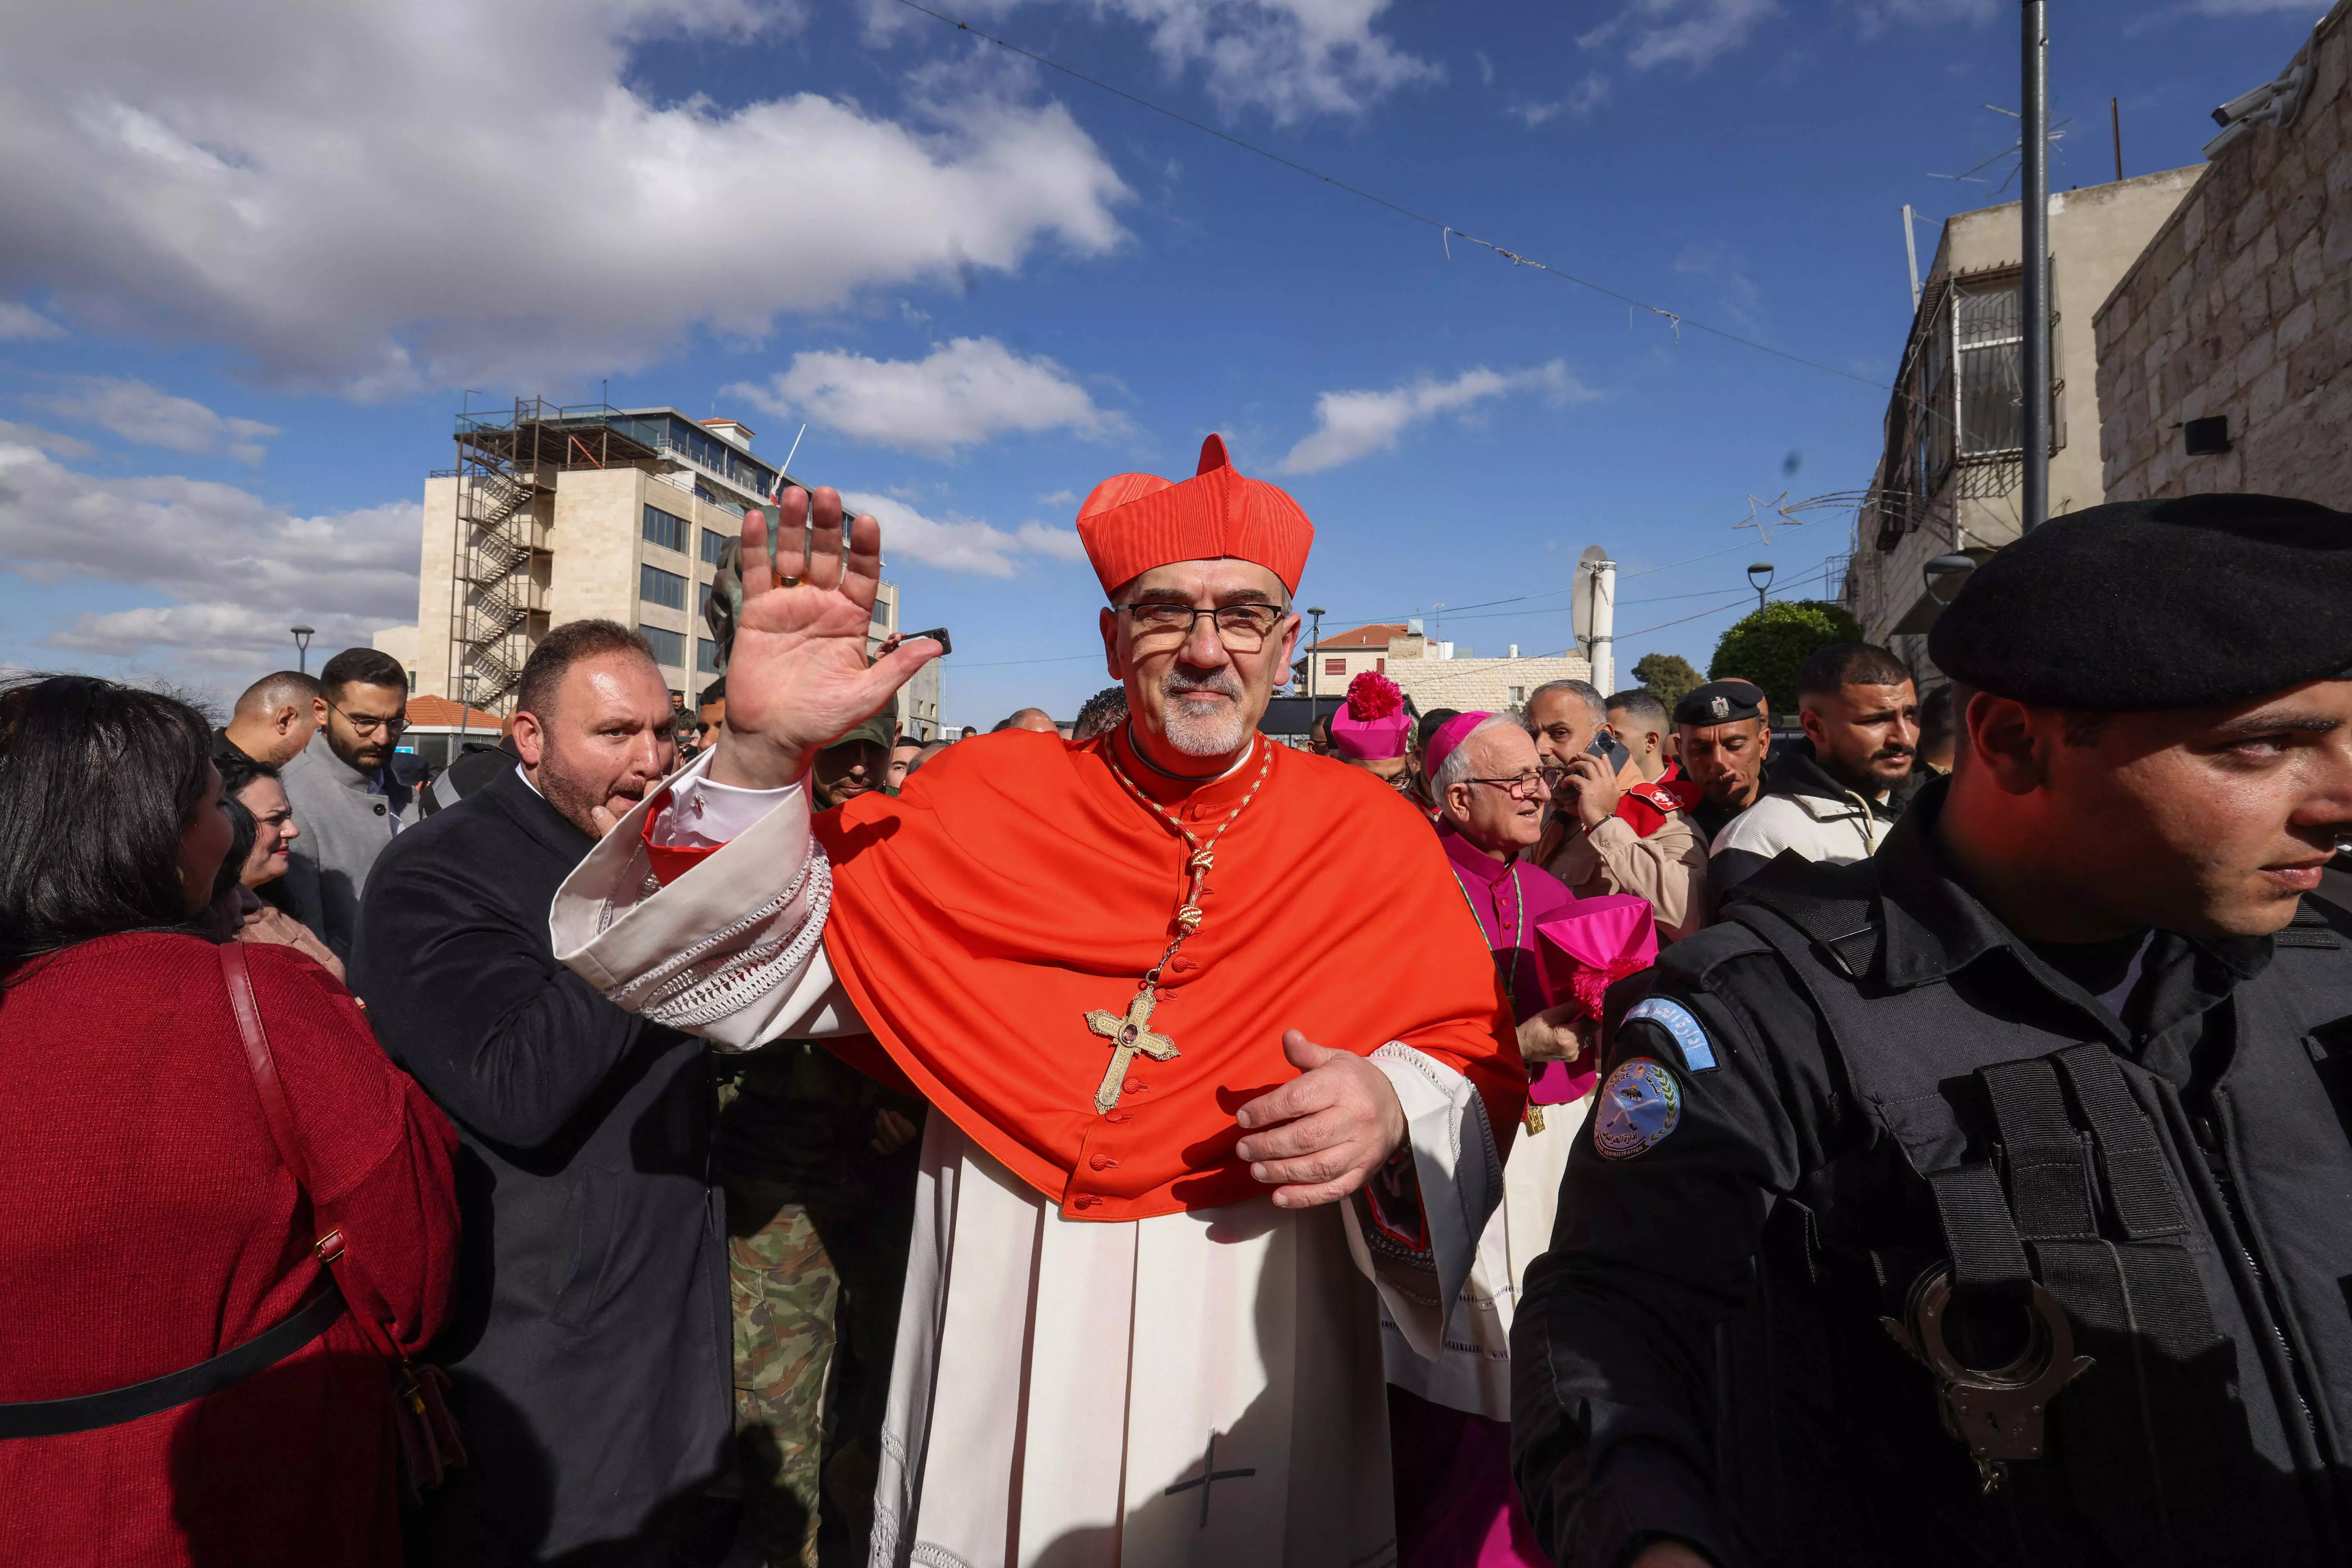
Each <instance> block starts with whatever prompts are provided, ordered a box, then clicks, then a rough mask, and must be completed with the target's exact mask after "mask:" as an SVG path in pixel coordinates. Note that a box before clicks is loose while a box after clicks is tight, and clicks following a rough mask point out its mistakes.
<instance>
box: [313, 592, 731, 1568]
mask: <svg viewBox="0 0 2352 1568" xmlns="http://www.w3.org/2000/svg"><path fill="white" fill-rule="evenodd" d="M516 707H517V713H516V719H515V742H516V749H517V752H518V755H519V758H520V763H519V765H517V766H515V767H510V768H508V769H506V770H504V771H503V772H501V773H499V776H498V777H496V778H495V779H494V780H492V781H491V782H490V783H489V784H488V785H486V786H485V787H484V788H482V789H481V790H480V791H479V792H478V794H474V795H468V796H467V798H466V799H465V800H464V801H463V802H461V803H460V804H459V805H457V806H455V807H452V808H451V809H449V810H446V811H442V812H438V813H436V814H435V815H434V816H432V817H431V818H430V819H429V820H427V821H425V822H424V823H422V824H420V825H419V826H416V827H415V828H413V829H410V830H409V831H407V832H404V833H403V834H402V835H401V836H400V837H399V838H398V839H396V840H395V841H394V843H393V844H392V845H391V846H390V847H387V848H386V849H385V851H384V853H383V858H381V859H380V860H378V861H377V863H376V866H375V868H374V870H373V874H372V875H371V876H370V877H369V879H368V885H367V903H366V913H365V920H364V921H363V922H362V931H363V933H364V934H363V935H362V940H361V942H360V945H359V948H358V951H357V952H356V953H355V954H354V956H353V959H352V984H353V986H354V988H355V989H356V990H357V991H358V993H359V994H361V995H362V996H364V997H365V998H366V999H367V1004H368V1009H369V1015H370V1016H371V1017H372V1018H373V1021H374V1024H375V1029H376V1034H377V1036H378V1037H379V1038H381V1039H382V1040H383V1045H384V1048H385V1049H386V1050H387V1051H389V1052H390V1053H391V1054H392V1056H393V1058H394V1060H396V1061H398V1062H399V1063H400V1065H401V1066H402V1067H404V1068H406V1069H407V1070H408V1071H409V1072H410V1073H411V1074H413V1075H414V1076H415V1079H416V1080H417V1081H418V1082H419V1083H420V1084H422V1085H423V1086H424V1087H425V1091H426V1092H427V1093H428V1094H430V1095H431V1096H432V1097H433V1099H434V1100H436V1102H437V1103H438V1104H439V1105H440V1106H441V1108H442V1110H445V1111H446V1112H447V1113H448V1114H449V1117H450V1119H451V1120H452V1121H455V1122H456V1123H457V1128H458V1131H459V1132H460V1133H461V1134H462V1137H463V1145H464V1146H463V1152H462V1154H461V1157H460V1163H459V1196H460V1201H461V1204H462V1206H463V1215H464V1223H465V1238H464V1248H465V1250H464V1256H463V1261H462V1264H461V1267H460V1272H459V1276H458V1309H457V1320H456V1322H455V1324H454V1326H453V1327H452V1328H451V1330H450V1331H448V1333H447V1334H446V1335H445V1336H444V1338H443V1339H442V1341H441V1342H438V1343H437V1344H436V1347H435V1350H434V1352H433V1353H434V1356H435V1358H436V1360H439V1361H440V1362H442V1363H443V1364H444V1365H446V1367H447V1368H448V1369H449V1372H450V1373H451V1375H452V1377H453V1379H454V1380H455V1382H456V1384H457V1394H458V1396H459V1400H460V1405H459V1410H458V1418H459V1420H460V1422H461V1423H462V1424H463V1426H464V1428H465V1436H466V1441H467V1447H468V1449H469V1450H470V1453H471V1456H472V1464H471V1467H470V1468H468V1469H467V1470H464V1471H461V1472H459V1473H458V1474H457V1477H456V1478H455V1479H454V1482H453V1484H452V1485H451V1486H449V1487H447V1488H446V1489H444V1490H443V1491H441V1492H439V1493H436V1494H435V1495H434V1496H433V1497H432V1498H431V1499H430V1500H429V1505H428V1508H427V1510H426V1512H425V1517H424V1518H423V1519H422V1520H420V1521H416V1523H415V1527H414V1528H412V1531H411V1538H412V1539H411V1548H412V1560H413V1561H415V1562H419V1563H433V1564H436V1565H438V1564H444V1563H448V1564H489V1565H497V1568H504V1565H506V1564H509V1563H539V1562H548V1561H561V1562H563V1563H581V1564H585V1563H596V1564H605V1563H613V1564H624V1563H628V1564H634V1563H667V1562H669V1561H671V1560H672V1557H673V1553H674V1552H678V1551H679V1550H680V1549H681V1542H682V1540H683V1538H684V1537H686V1536H688V1535H690V1534H692V1533H694V1532H696V1531H698V1530H701V1529H705V1528H707V1527H708V1524H709V1520H708V1510H709V1507H710V1505H709V1504H708V1503H707V1502H706V1501H705V1500H704V1499H703V1494H704V1492H705V1491H706V1490H707V1489H708V1487H709V1482H710V1481H711V1479H713V1478H714V1477H715V1476H716V1475H717V1474H718V1473H719V1469H720V1468H721V1467H722V1464H723V1462H724V1458H725V1447H726V1444H727V1440H728V1432H729V1423H730V1400H731V1398H732V1387H733V1383H732V1374H731V1366H730V1340H729V1319H728V1302H727V1267H726V1252H725V1237H724V1231H723V1220H724V1215H723V1205H722V1202H721V1199H720V1197H719V1193H718V1191H717V1189H716V1188H715V1187H714V1185H713V1180H712V1178H713V1172H712V1169H711V1160H712V1152H711V1119H712V1115H713V1108H714V1086H713V1081H712V1077H711V1070H710V1065H709V1058H708V1057H707V1056H706V1054H705V1047H704V1046H703V1044H702V1043H701V1042H700V1041H699V1040H697V1039H694V1038H692V1037H688V1036H686V1035H682V1034H678V1033H677V1032H675V1031H673V1030H669V1029H665V1028H662V1027H659V1026H655V1025H651V1024H648V1023H647V1022H646V1021H645V1020H644V1019H642V1018H640V1017H638V1016H635V1015H633V1014H629V1013H625V1012H623V1011H622V1010H621V1009H620V1008H618V1007H616V1006H614V1005H613V1004H612V1003H610V1002H608V1001H606V1000H605V999H604V997H603V996H601V995H599V994H597V993H596V992H595V991H594V990H593V988H592V987H590V986H589V985H588V984H585V983H584V982H583V981H582V980H580V979H579V978H578V977H577V976H575V975H573V974H572V973H571V972H570V971H568V970H566V969H565V968H564V967H563V966H562V964H560V963H556V962H555V959H554V956H553V954H552V952H551V950H550V947H549V943H548V934H547V910H548V907H549V905H550V903H551V902H552V900H553V899H554V897H555V890H556V888H557V887H558V886H559V885H560V884H561V883H562V880H563V879H564V876H565V874H566V873H568V872H569V871H571V869H572V867H573V866H575V865H576V864H577V863H578V862H579V861H580V859H581V858H582V857H583V856H584V855H586V854H587V852H588V850H589V849H590V847H592V846H593V843H594V835H595V834H597V833H599V832H601V831H602V830H603V829H604V827H605V826H609V824H610V823H611V821H612V820H613V818H614V816H618V815H620V814H621V813H622V812H625V810H626V809H627V808H628V806H629V805H632V804H634V803H635V801H636V800H637V799H639V798H642V796H643V795H645V794H646V792H647V791H648V790H650V789H652V788H654V787H656V786H657V785H658V784H659V782H660V780H661V778H662V777H663V775H664V774H665V773H667V771H668V769H669V767H670V765H671V762H672V760H673V757H674V755H675V752H674V748H673V746H672V742H671V736H670V725H671V712H670V707H671V705H670V698H669V692H668V690H667V687H666V685H665V684H664V682H663V680H662V678H661V674H660V672H659V670H658V669H657V668H656V666H655V664H654V661H653V658H652V656H651V655H650V654H649V653H648V652H647V651H646V647H645V645H644V643H643V642H642V641H640V640H639V638H638V637H636V635H635V633H633V632H631V631H630V630H629V629H628V628H626V627H625V626H618V625H616V624H614V623H612V622H609V621H583V622H574V623H572V624H571V625H568V626H562V627H559V628H558V629H557V630H555V631H554V632H553V633H551V634H550V636H549V637H547V638H546V639H545V640H544V641H542V642H541V645H540V647H539V649H538V651H537V652H535V653H534V654H533V655H532V656H531V658H530V663H529V665H527V666H526V667H525V668H524V670H523V673H522V678H521V680H520V685H519V688H518V692H517V698H516Z"/></svg>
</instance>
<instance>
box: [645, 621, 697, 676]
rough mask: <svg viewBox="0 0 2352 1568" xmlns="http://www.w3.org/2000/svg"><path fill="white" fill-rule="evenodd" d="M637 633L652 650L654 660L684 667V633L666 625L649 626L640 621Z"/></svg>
mask: <svg viewBox="0 0 2352 1568" xmlns="http://www.w3.org/2000/svg"><path fill="white" fill-rule="evenodd" d="M637 635H638V636H639V637H643V638H645V639H646V647H650V648H652V649H653V650H654V662H655V663H656V664H667V665H671V666H673V667H675V668H680V669H683V668H686V634H685V633H684V632H674V631H671V630H670V629H669V628H667V626H646V625H644V624H643V623H640V624H639V625H638V626H637Z"/></svg>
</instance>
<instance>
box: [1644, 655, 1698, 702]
mask: <svg viewBox="0 0 2352 1568" xmlns="http://www.w3.org/2000/svg"><path fill="white" fill-rule="evenodd" d="M1633 679H1635V680H1637V681H1639V682H1640V683H1641V684H1642V685H1643V686H1646V687H1648V688H1649V689H1650V690H1651V691H1653V692H1654V693H1655V694H1656V696H1657V699H1658V700H1659V701H1661V702H1663V703H1664V704H1665V705H1666V711H1667V712H1669V713H1671V712H1673V711H1674V710H1675V703H1677V702H1680V701H1681V700H1683V699H1684V698H1685V696H1687V695H1688V694H1689V693H1690V692H1691V691H1692V690H1693V689H1695V688H1696V687H1699V686H1703V685H1705V684H1706V677H1705V676H1703V675H1701V674H1699V672H1698V671H1697V670H1696V669H1693V668H1691V661H1690V660H1688V659H1686V658H1684V657H1683V656H1682V655H1680V654H1678V653H1645V654H1643V656H1642V657H1641V658H1638V659H1635V660H1634V661H1633Z"/></svg>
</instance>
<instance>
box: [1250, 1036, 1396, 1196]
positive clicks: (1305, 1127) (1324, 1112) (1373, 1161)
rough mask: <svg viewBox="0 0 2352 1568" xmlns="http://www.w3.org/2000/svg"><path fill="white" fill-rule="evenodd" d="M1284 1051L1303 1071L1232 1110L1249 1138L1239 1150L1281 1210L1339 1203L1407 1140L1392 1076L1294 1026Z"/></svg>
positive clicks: (1284, 1044) (1283, 1045)
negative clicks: (1269, 1189) (1332, 1048)
mask: <svg viewBox="0 0 2352 1568" xmlns="http://www.w3.org/2000/svg"><path fill="white" fill-rule="evenodd" d="M1282 1054H1283V1055H1284V1056H1285V1057H1286V1058H1289V1061H1290V1065H1291V1066H1292V1067H1295V1068H1298V1069H1299V1074H1298V1076H1297V1078H1295V1079H1291V1080H1290V1081H1289V1082H1288V1083H1286V1084H1284V1085H1283V1086H1282V1087H1281V1088H1280V1089H1275V1090H1274V1091H1272V1092H1271V1093H1268V1094H1261V1095H1259V1096H1258V1097H1257V1098H1256V1099H1255V1100H1251V1101H1250V1102H1249V1103H1248V1104H1247V1105H1244V1106H1243V1107H1242V1108H1241V1110H1239V1111H1238V1112H1237V1113H1235V1115H1234V1121H1238V1122H1240V1123H1241V1125H1242V1131H1244V1132H1245V1133H1247V1134H1248V1136H1247V1137H1245V1138H1244V1139H1243V1140H1242V1141H1241V1142H1239V1143H1237V1144H1235V1145H1234V1153H1236V1154H1238V1155H1240V1156H1241V1157H1242V1158H1243V1159H1244V1160H1247V1161H1249V1162H1250V1174H1251V1175H1253V1176H1255V1177H1256V1178H1257V1179H1258V1180H1259V1181H1261V1182H1264V1183H1265V1184H1268V1185H1269V1186H1272V1187H1273V1188H1274V1189H1275V1192H1274V1201H1275V1203H1276V1205H1279V1206H1281V1207H1283V1208H1293V1209H1303V1208H1311V1207H1313V1206H1314V1205H1317V1204H1329V1203H1337V1202H1339V1200H1340V1199H1341V1198H1344V1197H1346V1196H1347V1195H1348V1194H1350V1193H1352V1192H1354V1191H1355V1190H1356V1189H1357V1188H1358V1187H1360V1186H1362V1185H1363V1184H1365V1182H1367V1181H1369V1180H1370V1178H1371V1174H1372V1173H1373V1172H1375V1171H1377V1170H1379V1169H1380V1168H1381V1166H1382V1165H1384V1164H1386V1163H1388V1158H1389V1156H1390V1155H1391V1154H1393V1153H1395V1152H1396V1151H1397V1146H1398V1145H1399V1144H1401V1143H1402V1142H1404V1134H1405V1126H1404V1107H1403V1106H1402V1104H1400V1103H1398V1100H1397V1095H1396V1089H1394V1088H1393V1087H1391V1085H1390V1083H1389V1079H1388V1075H1387V1074H1386V1073H1383V1072H1382V1071H1381V1069H1380V1068H1376V1067H1374V1066H1373V1065H1372V1064H1371V1063H1370V1062H1368V1061H1366V1060H1365V1059H1364V1058H1361V1057H1360V1056H1357V1055H1355V1054H1353V1053H1352V1052H1349V1051H1334V1050H1326V1049H1325V1048H1324V1047H1321V1046H1318V1045H1316V1044H1315V1043H1314V1042H1313V1041H1311V1040H1309V1039H1308V1038H1307V1037H1306V1036H1305V1035H1302V1034H1300V1033H1299V1032H1298V1031H1297V1030H1296V1029H1290V1030H1287V1031H1286V1032H1285V1033H1284V1035H1283V1037H1282Z"/></svg>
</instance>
